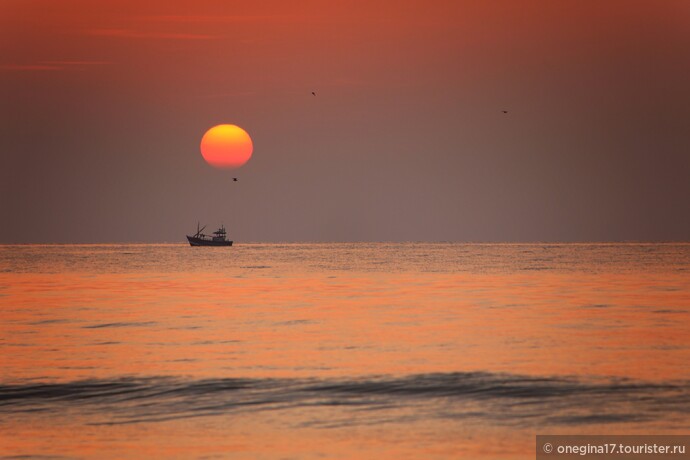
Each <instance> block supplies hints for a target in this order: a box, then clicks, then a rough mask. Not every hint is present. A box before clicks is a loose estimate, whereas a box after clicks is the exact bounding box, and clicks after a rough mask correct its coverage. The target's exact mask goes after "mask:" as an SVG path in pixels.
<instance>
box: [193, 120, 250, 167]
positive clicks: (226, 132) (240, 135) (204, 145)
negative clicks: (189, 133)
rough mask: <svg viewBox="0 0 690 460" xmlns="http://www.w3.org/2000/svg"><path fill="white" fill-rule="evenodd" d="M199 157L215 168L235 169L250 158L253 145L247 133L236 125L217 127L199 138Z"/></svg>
mask: <svg viewBox="0 0 690 460" xmlns="http://www.w3.org/2000/svg"><path fill="white" fill-rule="evenodd" d="M200 149H201V155H202V156H203V157H204V160H206V163H208V164H210V165H211V166H213V167H215V168H223V169H235V168H239V167H240V166H242V165H244V164H245V163H246V162H247V161H249V159H250V158H251V157H252V151H253V150H254V145H253V144H252V138H251V137H249V134H247V131H245V130H244V129H242V128H240V127H239V126H236V125H217V126H214V127H213V128H211V129H209V130H208V131H206V134H204V137H202V138H201V145H200Z"/></svg>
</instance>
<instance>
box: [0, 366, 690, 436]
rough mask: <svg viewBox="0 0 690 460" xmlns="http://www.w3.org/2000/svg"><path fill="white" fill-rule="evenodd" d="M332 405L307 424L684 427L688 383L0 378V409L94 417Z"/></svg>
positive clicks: (115, 419) (485, 376)
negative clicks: (332, 411) (436, 421)
mask: <svg viewBox="0 0 690 460" xmlns="http://www.w3.org/2000/svg"><path fill="white" fill-rule="evenodd" d="M297 408H302V409H304V408H309V409H318V408H338V409H340V410H342V413H341V414H340V417H339V418H337V421H334V420H335V419H334V418H333V417H332V416H329V417H328V418H323V419H319V418H318V416H317V417H316V419H313V420H312V421H311V422H310V423H312V424H316V425H321V426H334V423H337V424H339V425H341V424H360V423H376V422H377V421H381V420H385V421H396V420H402V419H403V418H404V419H405V420H408V421H409V420H410V418H412V419H421V418H429V417H431V418H448V419H479V420H484V421H488V422H491V423H499V424H512V425H523V426H524V425H527V426H534V425H542V426H552V425H591V424H611V423H628V424H629V423H640V422H650V421H666V422H668V423H672V424H674V426H676V427H677V426H678V425H677V424H678V423H682V424H683V425H687V424H688V420H687V415H686V414H687V413H690V383H688V382H673V383H649V382H641V381H633V380H629V379H606V380H603V379H599V380H591V381H583V380H580V379H576V378H560V377H543V378H540V377H528V376H519V375H510V374H498V373H488V372H470V373H459V372H457V373H437V374H422V375H410V376H402V377H390V376H375V377H367V378H357V379H316V378H312V379H272V378H264V379H241V378H225V379H203V380H190V379H183V378H170V377H152V378H133V377H131V378H120V379H116V380H111V381H104V380H84V381H75V382H68V383H27V384H18V385H0V414H14V415H19V414H21V413H24V414H31V413H40V414H49V413H51V412H61V411H64V410H65V409H69V410H71V411H74V410H76V411H81V412H82V413H83V414H84V415H95V414H98V417H97V419H96V420H94V421H93V422H92V423H93V424H121V423H141V422H155V421H165V420H173V419H181V418H189V417H205V416H214V415H223V414H230V413H234V412H246V411H261V410H291V409H297Z"/></svg>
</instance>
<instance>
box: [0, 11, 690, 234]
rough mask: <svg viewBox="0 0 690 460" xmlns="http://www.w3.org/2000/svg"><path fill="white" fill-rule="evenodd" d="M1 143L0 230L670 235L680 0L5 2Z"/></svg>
mask: <svg viewBox="0 0 690 460" xmlns="http://www.w3.org/2000/svg"><path fill="white" fill-rule="evenodd" d="M312 91H313V92H315V93H316V96H313V95H312ZM504 111H507V113H504ZM221 123H230V124H236V125H238V126H241V127H242V128H244V129H245V130H246V131H247V132H248V133H249V134H250V136H251V138H252V141H253V144H254V153H253V156H252V158H251V160H250V161H249V162H248V163H247V164H246V165H245V166H243V167H242V168H240V169H237V170H234V171H228V170H220V169H215V168H213V167H211V166H210V165H208V164H207V163H205V161H204V159H203V158H202V156H201V153H200V151H199V143H200V141H201V138H202V136H203V134H204V133H205V131H206V130H207V129H209V128H210V127H212V126H214V125H217V124H221ZM0 155H1V157H0V159H1V160H2V163H1V166H0V196H1V198H0V219H2V221H3V225H1V226H0V243H53V242H54V243H101V242H102V243H106V242H183V241H185V238H184V235H185V234H190V233H193V232H194V231H195V230H196V225H197V222H198V221H200V222H201V223H202V225H203V224H208V228H212V227H216V226H219V225H220V224H221V223H222V224H225V226H226V227H227V228H228V232H229V234H230V236H231V238H233V239H234V240H235V241H236V242H238V243H239V242H264V241H265V242H282V241H284V242H293V241H294V242H299V241H460V242H464V241H467V242H533V241H539V242H562V241H563V242H567V241H640V240H644V241H667V240H674V241H678V240H682V241H687V240H690V2H688V1H686V0H677V1H674V0H659V1H651V0H650V1H635V0H620V1H619V0H559V1H553V0H524V1H523V0H496V1H464V0H424V1H415V0H366V1H364V0H362V1H358V0H350V1H343V0H328V1H326V0H310V1H305V0H295V1H289V2H287V1H283V0H265V1H260V0H256V1H251V2H250V1H234V0H213V1H212V0H194V1H179V0H152V1H145V0H137V1H130V0H119V1H116V0H103V1H98V2H94V1H92V0H0ZM233 177H237V178H238V180H237V181H236V182H235V181H233V180H232V178H233Z"/></svg>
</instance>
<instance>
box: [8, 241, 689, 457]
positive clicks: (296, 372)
mask: <svg viewBox="0 0 690 460" xmlns="http://www.w3.org/2000/svg"><path fill="white" fill-rule="evenodd" d="M688 363H690V244H632V243H630V244H431V243H419V244H417V243H405V244H386V243H371V244H369V243H360V244H240V245H237V246H235V247H232V248H191V247H189V246H187V245H182V244H172V245H143V244H140V245H84V246H79V245H21V246H0V458H34V457H35V458H98V459H101V458H103V459H120V458H205V459H214V458H232V459H277V458H285V459H317V458H318V459H336V458H337V459H360V458H362V459H369V458H371V459H374V458H375V459H418V458H424V459H450V458H483V459H494V458H515V459H523V458H524V459H527V458H534V436H535V434H537V433H539V434H558V433H563V434H603V433H611V434H687V432H688V429H690V415H689V414H690V365H688Z"/></svg>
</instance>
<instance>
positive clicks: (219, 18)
mask: <svg viewBox="0 0 690 460" xmlns="http://www.w3.org/2000/svg"><path fill="white" fill-rule="evenodd" d="M136 19H137V20H138V21H146V22H168V23H187V24H239V23H257V22H258V23H271V22H272V23H276V22H300V21H305V20H307V17H306V16H304V15H296V14H284V15H277V14H273V15H239V14H237V15H159V16H139V17H137V18H136Z"/></svg>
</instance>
